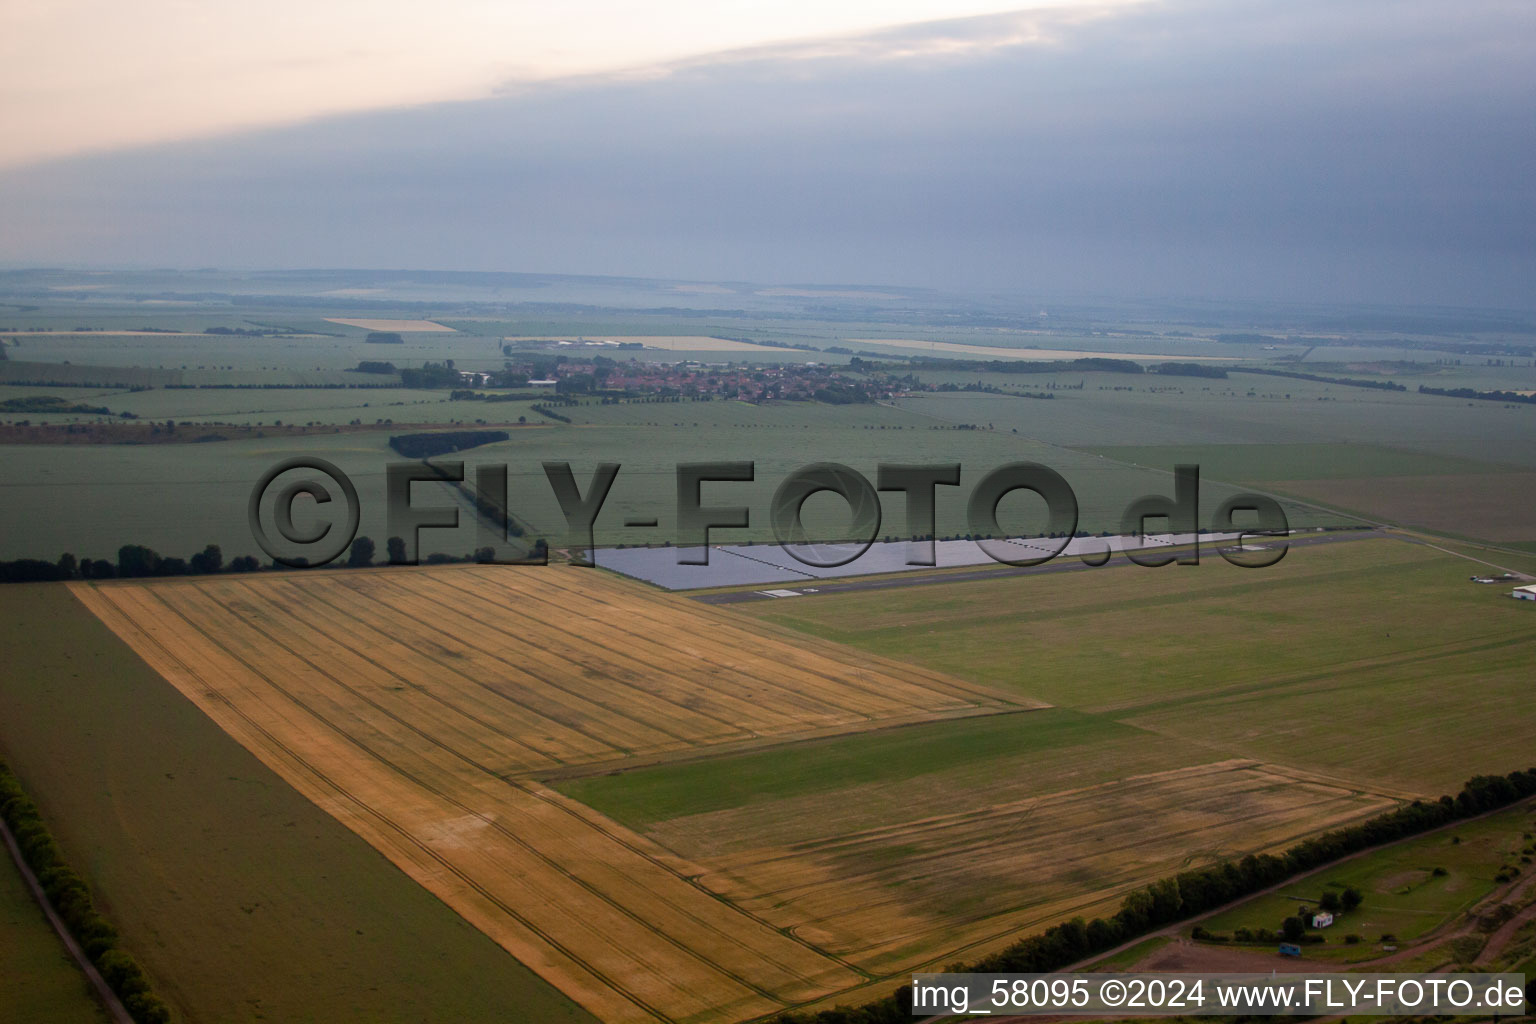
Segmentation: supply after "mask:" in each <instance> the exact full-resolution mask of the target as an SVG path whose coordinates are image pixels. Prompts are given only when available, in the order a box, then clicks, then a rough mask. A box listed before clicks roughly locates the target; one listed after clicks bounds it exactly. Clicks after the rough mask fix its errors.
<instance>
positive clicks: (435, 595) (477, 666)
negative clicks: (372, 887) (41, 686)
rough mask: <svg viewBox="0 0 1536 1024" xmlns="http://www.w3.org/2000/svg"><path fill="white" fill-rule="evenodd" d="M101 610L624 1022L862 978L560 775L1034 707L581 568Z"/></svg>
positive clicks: (558, 976) (386, 576)
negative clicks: (771, 630) (545, 777)
mask: <svg viewBox="0 0 1536 1024" xmlns="http://www.w3.org/2000/svg"><path fill="white" fill-rule="evenodd" d="M77 593H78V594H79V596H80V598H81V599H82V600H83V601H84V602H85V603H86V604H87V606H88V607H90V608H91V609H92V610H93V611H94V612H95V613H96V614H97V615H98V616H99V617H100V618H101V619H103V621H105V622H106V623H107V624H108V625H109V626H110V627H111V628H113V629H114V631H116V632H117V633H118V634H119V635H120V636H122V637H124V638H125V639H126V640H127V642H128V643H129V644H130V645H131V646H132V647H133V648H134V649H135V650H136V651H137V652H138V653H139V655H140V656H141V657H143V658H144V659H145V660H146V661H147V662H148V663H149V664H150V665H152V666H153V667H154V668H155V669H157V670H158V671H159V672H160V673H161V674H162V675H164V676H165V678H167V679H168V680H170V682H171V683H173V684H174V685H175V686H176V687H177V688H178V689H180V690H181V692H182V693H184V694H185V695H186V696H187V697H188V698H190V699H191V700H192V701H194V702H195V703H196V704H197V705H198V706H199V707H201V708H202V709H203V710H204V711H205V712H206V713H207V714H208V715H209V716H210V717H211V718H213V719H214V721H216V722H217V723H218V724H219V725H220V726H222V727H223V728H224V729H226V730H227V731H228V732H229V733H231V734H232V735H233V736H234V737H235V738H236V739H238V740H239V741H240V742H241V743H242V744H244V745H245V746H246V747H248V748H249V749H251V750H252V751H253V752H255V753H256V754H257V755H258V756H259V757H261V758H262V759H263V760H264V761H266V762H267V763H268V764H269V765H271V766H272V767H273V768H274V769H276V770H277V771H278V772H279V773H280V774H282V775H283V776H284V777H285V778H287V779H288V780H289V781H290V782H291V783H292V784H293V785H294V786H295V787H296V788H298V789H299V790H300V791H302V792H303V793H305V794H306V795H307V796H308V797H310V798H311V799H312V800H314V801H315V802H316V803H317V804H319V805H320V806H321V807H323V808H324V809H325V810H327V811H328V812H329V813H331V814H333V815H334V816H335V817H337V818H338V819H340V820H341V821H342V822H344V823H345V824H347V825H348V826H349V827H350V828H351V829H352V830H353V831H355V832H357V833H358V834H359V835H361V836H363V837H364V838H365V839H367V840H368V841H369V842H370V843H372V844H373V845H374V846H376V847H377V848H378V849H379V850H381V851H382V852H383V853H384V854H385V855H386V856H387V857H389V858H390V859H391V860H392V861H393V862H394V863H396V864H397V865H398V866H399V867H401V868H402V869H403V870H405V871H406V872H407V873H409V874H410V875H411V876H412V877H414V878H416V879H417V880H418V881H420V882H421V884H423V885H424V886H426V887H427V888H428V889H430V890H431V891H432V892H434V893H435V894H437V895H438V896H439V897H440V898H442V899H443V900H444V901H446V902H447V903H448V904H450V905H451V906H453V907H454V908H455V909H456V910H458V911H459V913H460V914H462V915H463V916H464V917H465V918H466V919H467V920H469V921H470V922H472V923H473V924H474V925H475V926H476V927H478V928H480V929H481V930H482V931H484V932H486V934H488V935H490V936H491V937H492V938H494V939H495V940H496V941H497V942H499V943H500V944H501V945H502V946H504V947H505V948H506V949H508V950H509V951H510V952H512V953H513V954H514V955H515V956H517V957H518V958H519V959H520V960H522V961H523V962H525V963H527V964H528V965H529V966H531V967H532V968H534V969H535V970H536V971H538V972H539V973H540V974H541V975H543V976H544V977H545V978H546V979H548V980H549V981H551V982H552V983H553V984H555V985H556V986H557V987H559V988H561V989H562V990H563V991H565V992H566V993H568V994H569V995H570V996H571V997H572V998H573V999H575V1000H576V1001H578V1002H579V1003H581V1004H582V1005H584V1006H586V1007H588V1008H589V1009H590V1010H592V1011H593V1012H594V1013H595V1014H597V1015H598V1016H599V1017H601V1018H602V1019H604V1020H612V1021H642V1020H675V1021H693V1020H698V1021H703V1020H724V1019H735V1018H741V1017H749V1016H754V1015H759V1014H763V1013H767V1012H771V1011H773V1010H776V1009H779V1008H782V1007H783V1006H785V1005H791V1004H794V1003H797V1002H801V1001H804V1000H806V999H809V998H813V997H815V996H818V995H821V994H824V993H828V992H833V991H837V990H839V989H843V988H846V987H848V986H849V985H851V984H855V983H857V982H858V981H859V980H860V977H859V975H858V974H857V973H856V972H855V971H853V970H852V969H850V968H849V967H848V966H847V965H845V964H843V963H841V962H839V960H838V959H837V958H836V957H834V956H830V955H828V954H827V953H826V952H825V951H823V950H821V949H818V948H816V947H815V946H814V945H813V944H811V943H809V942H807V941H805V940H803V939H800V938H797V937H795V936H793V935H789V934H785V933H783V932H781V931H779V930H778V929H777V928H776V927H775V926H773V925H772V924H769V923H767V922H765V921H764V920H762V919H761V918H759V917H757V916H755V915H754V914H753V913H752V912H751V911H750V910H747V909H744V908H742V907H739V906H735V905H732V904H730V903H728V902H726V901H724V900H721V899H720V898H718V897H717V896H716V895H715V894H713V893H712V892H711V891H709V890H708V889H707V888H706V887H705V886H703V885H701V884H700V883H699V881H698V876H700V875H703V874H705V873H706V868H705V867H703V866H696V865H690V864H688V863H686V862H684V861H681V860H680V859H679V858H677V857H676V856H674V855H670V854H668V853H666V852H665V851H663V850H662V849H661V848H659V847H657V846H656V845H655V844H653V843H652V842H650V841H649V840H646V839H644V838H643V837H641V836H639V835H636V834H634V833H633V832H630V831H629V830H627V829H624V828H623V827H621V826H619V825H617V824H615V823H613V822H611V821H608V820H606V819H604V818H602V817H601V816H599V815H597V814H596V813H595V812H592V811H590V810H588V809H587V808H584V807H583V806H582V805H580V804H577V803H575V802H573V801H570V800H568V799H566V798H565V797H563V796H561V795H559V794H557V793H555V792H553V791H551V790H549V789H547V788H545V787H544V786H542V785H540V784H539V783H538V782H537V781H536V780H535V778H534V776H535V775H536V774H537V773H538V772H539V771H541V770H549V769H555V768H558V767H560V766H563V765H572V764H583V763H585V764H596V763H602V762H606V761H610V760H617V759H633V758H637V757H655V756H665V755H668V754H677V753H679V752H686V751H689V750H696V749H699V748H703V747H707V746H711V745H718V744H732V743H742V742H762V741H769V740H772V741H778V740H783V739H786V738H791V737H799V736H808V735H816V734H819V733H825V732H829V731H835V732H843V731H850V730H858V729H862V728H869V727H872V726H877V725H886V724H890V723H893V722H903V721H911V720H920V719H923V718H929V717H938V716H949V715H956V714H974V713H985V712H988V711H995V710H1002V709H1008V708H1014V709H1017V708H1019V707H1025V706H1028V702H1027V701H1025V702H1010V701H1008V700H1007V699H1005V698H1002V697H1000V696H998V695H996V694H993V693H991V692H990V691H987V690H985V689H982V688H979V687H973V686H969V685H967V684H965V683H963V682H960V681H958V680H955V679H951V678H947V677H944V676H942V675H939V674H937V673H933V672H929V671H927V670H922V669H913V668H909V667H906V666H902V665H897V664H894V663H885V662H882V661H879V660H878V659H871V658H869V657H867V656H864V655H857V654H851V653H844V652H841V651H839V650H837V649H836V648H833V647H830V646H823V645H818V644H814V643H811V644H799V645H792V644H790V643H789V642H787V641H785V640H783V639H779V638H776V637H773V636H767V635H764V634H762V633H761V632H754V631H749V630H747V629H743V628H741V627H740V626H739V625H736V624H734V623H732V622H731V621H730V620H728V619H727V618H725V617H724V616H723V615H721V614H720V613H717V612H714V611H712V610H710V609H707V608H704V607H702V606H699V605H697V604H695V603H693V602H688V601H686V600H683V599H679V598H672V597H667V596H662V595H654V594H652V593H649V592H647V591H645V590H643V589H642V588H640V587H638V586H635V585H633V584H628V583H623V582H618V581H615V580H612V579H611V578H609V577H607V576H605V575H602V574H599V573H596V572H592V571H583V570H577V569H556V568H535V569H521V570H519V569H513V568H495V567H486V568H474V569H462V570H455V571H437V572H426V571H414V570H393V571H379V572H373V573H327V574H315V575H312V576H305V577H302V578H298V577H293V576H287V577H264V578H260V577H247V578H243V579H242V578H230V577H225V578H221V579H210V580H196V581H174V582H161V583H153V584H121V585H108V586H80V587H78V588H77Z"/></svg>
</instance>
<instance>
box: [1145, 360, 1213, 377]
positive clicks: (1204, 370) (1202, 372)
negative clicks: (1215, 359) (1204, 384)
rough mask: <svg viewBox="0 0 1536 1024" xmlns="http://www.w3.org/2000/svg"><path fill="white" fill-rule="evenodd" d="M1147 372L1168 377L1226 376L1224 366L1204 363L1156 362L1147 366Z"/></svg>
mask: <svg viewBox="0 0 1536 1024" xmlns="http://www.w3.org/2000/svg"><path fill="white" fill-rule="evenodd" d="M1147 372H1149V373H1161V374H1165V375H1166V376H1169V377H1211V378H1213V379H1216V380H1226V377H1227V371H1226V368H1225V367H1221V366H1207V365H1206V364H1205V363H1157V364H1156V365H1154V366H1149V367H1147Z"/></svg>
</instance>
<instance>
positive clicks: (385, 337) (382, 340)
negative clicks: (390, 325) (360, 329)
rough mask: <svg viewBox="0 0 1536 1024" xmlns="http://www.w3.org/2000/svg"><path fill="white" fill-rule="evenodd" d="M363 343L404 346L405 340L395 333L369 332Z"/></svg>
mask: <svg viewBox="0 0 1536 1024" xmlns="http://www.w3.org/2000/svg"><path fill="white" fill-rule="evenodd" d="M363 341H365V342H366V343H368V344H369V345H404V344H405V339H404V338H402V337H400V335H399V334H396V333H395V332H394V331H369V332H368V337H366V338H364V339H363Z"/></svg>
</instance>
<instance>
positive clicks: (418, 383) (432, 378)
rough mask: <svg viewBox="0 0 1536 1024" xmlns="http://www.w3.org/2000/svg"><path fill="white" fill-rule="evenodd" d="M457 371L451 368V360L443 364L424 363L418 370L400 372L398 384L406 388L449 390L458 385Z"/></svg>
mask: <svg viewBox="0 0 1536 1024" xmlns="http://www.w3.org/2000/svg"><path fill="white" fill-rule="evenodd" d="M461 379H462V378H460V377H459V371H457V370H455V369H454V368H453V360H452V359H450V360H448V361H447V362H445V363H424V364H422V366H421V367H420V368H419V369H418V368H414V367H409V366H407V367H406V368H404V369H402V370H401V371H400V383H402V384H404V385H405V386H406V387H408V388H451V387H453V386H454V385H455V384H457V383H459V381H460V380H461Z"/></svg>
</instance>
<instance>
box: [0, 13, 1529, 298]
mask: <svg viewBox="0 0 1536 1024" xmlns="http://www.w3.org/2000/svg"><path fill="white" fill-rule="evenodd" d="M1042 19H1043V20H1042ZM1040 24H1046V25H1047V27H1048V29H1049V31H1048V33H1047V34H1048V36H1049V40H1050V41H1049V42H1048V43H1045V44H1040V43H1036V42H1016V43H1013V44H1010V45H1006V46H1000V47H987V46H977V47H970V46H958V47H957V46H953V45H949V44H950V43H952V42H953V41H955V40H966V39H970V40H996V39H1032V38H1034V37H1033V36H1032V35H1030V33H1029V32H1028V31H1025V30H1024V29H1025V28H1027V27H1028V26H1030V25H1040ZM1021 26H1022V27H1021ZM935 40H938V41H941V42H944V44H945V45H929V44H933V43H934V41H935ZM1533 40H1536V8H1533V7H1532V5H1529V4H1525V3H1514V2H1497V0H1470V2H1465V3H1458V4H1455V5H1448V4H1444V3H1441V2H1421V0H1360V2H1354V3H1349V4H1337V3H1333V2H1317V0H1300V2H1295V0H1291V2H1284V0H1282V2H1272V0H1259V2H1250V3H1242V4H1232V3H1228V2H1222V3H1167V4H1150V5H1144V6H1136V7H1129V8H1123V9H1119V10H1116V11H1115V12H1113V13H1112V14H1109V15H1106V16H1103V17H1097V18H1090V19H1081V18H1073V19H1054V20H1053V19H1052V18H1051V17H1048V16H1042V15H1039V14H1035V13H1025V14H1020V15H1009V16H1000V17H995V18H982V19H969V20H966V21H963V22H951V23H943V24H940V25H935V26H919V27H906V28H903V29H900V30H893V31H891V32H886V33H878V34H874V35H872V36H870V37H867V38H864V39H860V40H851V41H850V40H842V41H835V44H826V43H822V44H816V45H815V46H808V47H800V48H795V49H792V50H791V49H785V48H773V49H769V50H763V51H757V52H748V53H738V54H733V55H729V57H728V59H727V58H714V59H711V60H703V61H693V62H687V63H685V64H680V65H676V66H673V67H670V68H666V69H662V72H663V73H658V74H655V75H651V76H644V77H635V76H630V77H616V78H609V79H592V80H587V81H584V82H580V83H573V84H566V85H557V86H549V87H542V88H537V89H521V90H518V91H516V92H513V93H510V94H508V95H505V96H500V97H497V98H495V99H491V100H485V101H479V102H474V103H459V104H442V105H434V106H429V107H422V108H416V109H409V110H397V111H389V112H384V113H376V114H370V115H364V116H350V117H344V118H334V119H328V120H324V121H317V122H314V123H310V124H305V125H299V126H293V127H289V128H284V129H281V130H275V131H264V132H259V133H250V134H245V135H240V136H232V137H227V138H221V139H214V140H204V141H197V142H184V143H179V144H176V145H169V146H157V147H153V148H149V149H143V150H138V151H132V152H121V153H115V154H106V155H100V156H96V157H91V158H82V159H78V160H72V161H67V162H60V163H56V164H52V165H48V166H43V167H35V168H28V169H23V170H19V171H13V172H10V173H8V174H6V175H4V176H0V200H3V205H0V233H3V234H4V235H5V236H6V237H7V238H9V239H11V245H10V250H9V252H8V253H7V254H6V255H7V258H10V259H12V260H15V259H18V258H21V259H24V260H26V261H27V262H35V261H44V260H46V261H71V262H98V263H137V264H152V265H168V264H181V265H206V264H217V265H225V266H242V265H243V266H252V265H279V266H318V265H330V266H337V265H353V266H386V267H387V266H413V267H439V268H462V269H526V270H548V271H560V272H571V273H614V274H634V275H656V276H669V277H692V278H703V279H717V278H729V279H747V280H794V281H824V282H829V283H830V282H847V281H862V282H873V281H889V282H891V283H898V284H903V283H904V284H916V285H930V284H931V285H937V286H942V287H946V288H956V287H958V288H965V287H977V288H987V289H994V288H1009V287H1018V288H1021V289H1026V290H1029V291H1033V292H1042V291H1045V292H1049V291H1051V290H1067V289H1070V290H1073V291H1095V292H1100V293H1105V294H1116V293H1120V294H1178V295H1216V296H1235V297H1274V298H1294V299H1360V300H1367V301H1433V302H1448V303H1464V304H1480V303H1493V304H1502V305H1520V306H1529V305H1532V304H1533V303H1532V296H1531V293H1530V287H1529V282H1530V281H1531V280H1532V271H1533V270H1536V252H1533V248H1532V238H1533V237H1536V232H1533V229H1536V192H1533V189H1536V186H1533V184H1532V182H1533V181H1536V175H1533V173H1532V172H1533V170H1536V168H1533V154H1536V133H1533V132H1532V129H1531V124H1532V121H1531V114H1532V111H1533V110H1536V60H1533V59H1532V57H1533V56H1536V54H1533V53H1532V52H1531V51H1532V42H1533ZM945 50H948V51H950V52H949V53H948V54H947V55H941V53H940V52H939V51H945ZM892 52H900V53H907V54H919V56H912V57H906V58H903V59H890V58H889V56H888V55H889V54H891V53H892Z"/></svg>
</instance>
